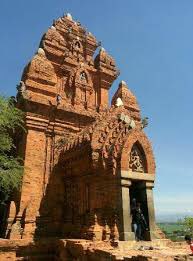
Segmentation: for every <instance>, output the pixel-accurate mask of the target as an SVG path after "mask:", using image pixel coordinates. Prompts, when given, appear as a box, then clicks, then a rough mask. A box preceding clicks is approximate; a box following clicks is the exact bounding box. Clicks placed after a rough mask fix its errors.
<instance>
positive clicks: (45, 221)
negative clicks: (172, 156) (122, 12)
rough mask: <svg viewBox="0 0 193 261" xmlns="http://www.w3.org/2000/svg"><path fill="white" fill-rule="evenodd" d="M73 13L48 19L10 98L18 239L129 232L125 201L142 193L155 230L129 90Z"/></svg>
mask: <svg viewBox="0 0 193 261" xmlns="http://www.w3.org/2000/svg"><path fill="white" fill-rule="evenodd" d="M99 45H100V44H99V43H98V42H97V40H96V39H95V37H94V36H93V35H92V34H91V33H90V32H87V31H86V30H85V28H84V27H82V26H81V24H80V23H79V22H76V21H74V20H73V19H72V17H71V15H70V14H67V15H66V16H64V17H61V18H59V19H58V20H56V21H54V23H53V25H52V26H51V27H50V28H49V29H48V31H47V32H46V33H45V34H44V36H43V37H42V39H41V42H40V46H39V49H38V51H37V53H36V54H35V56H34V57H33V58H32V60H31V61H30V63H29V64H28V65H27V66H26V67H25V69H24V72H23V75H22V79H21V82H20V85H19V86H18V94H17V100H18V102H17V104H18V107H19V108H21V109H22V110H23V111H24V112H25V114H26V118H25V123H26V129H27V132H26V133H23V134H20V135H18V146H17V147H18V153H19V154H20V155H21V156H22V157H23V159H24V168H25V171H24V176H23V184H22V190H21V194H19V195H18V196H17V197H16V199H15V201H14V202H12V203H11V207H10V214H9V219H8V228H7V235H8V237H10V238H12V239H19V238H34V237H35V238H41V237H60V238H68V237H70V238H87V239H92V240H110V239H117V240H118V239H119V240H133V239H134V234H133V232H132V227H131V210H130V208H131V201H132V200H133V199H134V198H135V199H136V200H137V201H140V202H141V204H142V208H143V211H144V214H145V217H146V219H147V222H148V227H149V231H148V232H147V235H146V239H147V240H151V239H152V238H153V237H154V236H155V234H154V231H155V216H154V204H153V193H152V188H153V186H154V179H155V163H154V157H153V152H152V148H151V144H150V142H149V140H148V138H147V137H146V135H145V133H144V131H143V126H142V123H141V116H140V108H139V105H138V103H137V100H136V97H135V96H134V95H133V94H132V92H131V91H130V90H129V89H128V87H127V85H126V83H125V82H123V81H122V82H121V83H120V84H119V87H118V89H117V91H116V93H115V95H114V97H113V99H112V104H111V106H110V107H109V105H108V92H109V88H110V87H111V85H112V83H113V81H114V80H115V79H116V78H117V76H118V74H119V73H118V70H117V68H116V65H115V61H114V60H113V58H112V57H111V56H110V55H109V54H108V53H107V52H106V51H105V50H104V49H103V48H100V50H99V52H98V54H97V55H96V56H95V58H93V56H94V53H95V51H96V49H97V48H98V47H99Z"/></svg>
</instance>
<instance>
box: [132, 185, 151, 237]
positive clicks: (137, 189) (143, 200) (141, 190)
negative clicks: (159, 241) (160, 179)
mask: <svg viewBox="0 0 193 261" xmlns="http://www.w3.org/2000/svg"><path fill="white" fill-rule="evenodd" d="M129 193H130V209H132V207H133V206H132V204H133V200H134V199H136V202H140V204H141V210H142V212H143V215H144V217H145V220H146V222H147V226H148V229H149V217H148V206H147V194H146V185H145V182H144V181H132V184H131V186H130V189H129ZM143 237H144V240H150V238H149V233H147V232H145V231H144V234H143Z"/></svg>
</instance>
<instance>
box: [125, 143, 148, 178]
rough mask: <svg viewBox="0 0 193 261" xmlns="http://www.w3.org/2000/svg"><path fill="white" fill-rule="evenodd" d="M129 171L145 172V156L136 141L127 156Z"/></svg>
mask: <svg viewBox="0 0 193 261" xmlns="http://www.w3.org/2000/svg"><path fill="white" fill-rule="evenodd" d="M129 169H130V170H131V171H133V172H142V173H146V172H147V161H146V156H145V153H144V150H143V148H142V146H141V145H140V143H139V142H138V141H136V142H135V143H134V144H133V146H132V148H131V152H130V155H129Z"/></svg>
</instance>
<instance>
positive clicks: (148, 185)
mask: <svg viewBox="0 0 193 261" xmlns="http://www.w3.org/2000/svg"><path fill="white" fill-rule="evenodd" d="M153 187H154V183H153V182H146V195H147V208H148V217H149V232H150V235H149V237H150V240H152V239H154V238H155V235H154V231H155V227H156V226H155V210H154V201H153Z"/></svg>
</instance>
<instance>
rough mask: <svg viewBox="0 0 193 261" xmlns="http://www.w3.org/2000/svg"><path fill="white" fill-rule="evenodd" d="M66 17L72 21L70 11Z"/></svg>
mask: <svg viewBox="0 0 193 261" xmlns="http://www.w3.org/2000/svg"><path fill="white" fill-rule="evenodd" d="M65 17H66V18H67V19H68V20H70V21H72V15H71V14H70V13H67V14H66V15H65Z"/></svg>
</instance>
